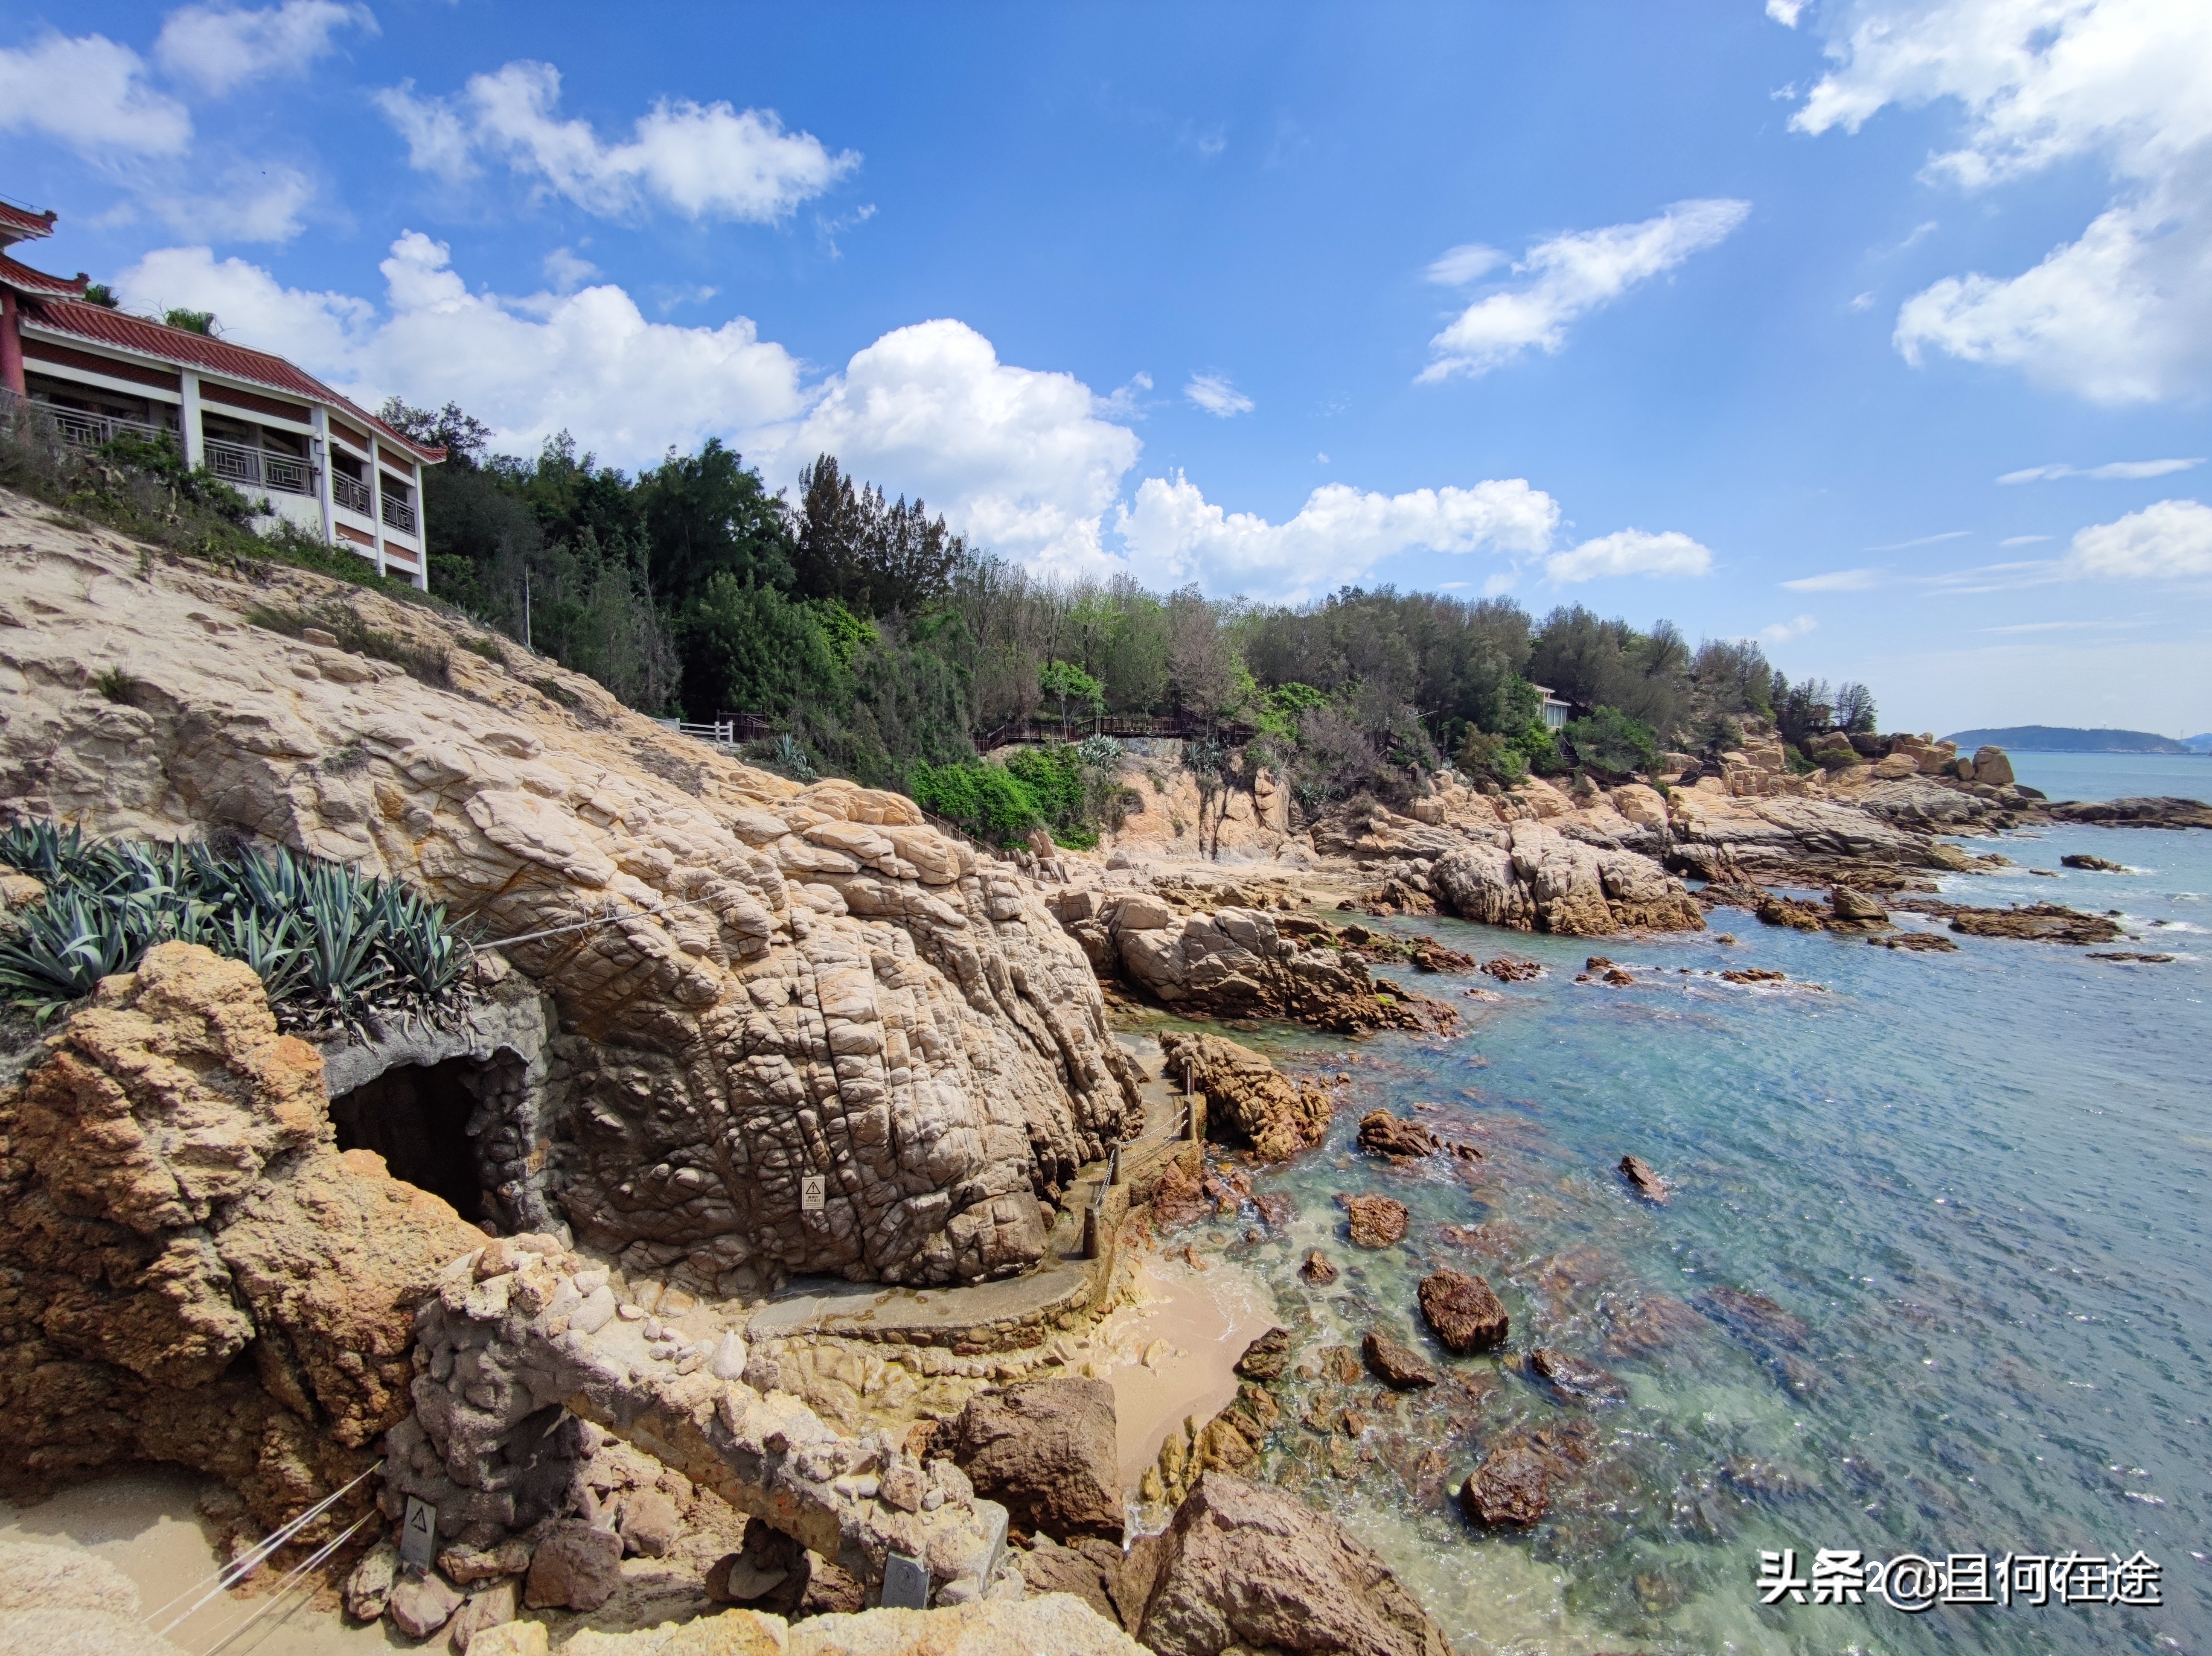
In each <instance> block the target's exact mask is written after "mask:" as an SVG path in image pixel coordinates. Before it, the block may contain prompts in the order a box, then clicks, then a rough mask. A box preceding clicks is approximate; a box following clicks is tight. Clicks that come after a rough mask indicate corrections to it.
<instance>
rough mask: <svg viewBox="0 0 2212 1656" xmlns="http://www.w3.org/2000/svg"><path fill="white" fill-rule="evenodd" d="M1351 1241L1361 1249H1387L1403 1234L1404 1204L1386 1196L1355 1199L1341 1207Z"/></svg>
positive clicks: (1404, 1230) (1405, 1215)
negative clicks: (1348, 1226)
mask: <svg viewBox="0 0 2212 1656" xmlns="http://www.w3.org/2000/svg"><path fill="white" fill-rule="evenodd" d="M1344 1211H1345V1217H1346V1220H1347V1221H1349V1223H1350V1226H1351V1230H1352V1241H1353V1243H1354V1244H1356V1245H1358V1246H1359V1247H1363V1248H1387V1247H1389V1245H1391V1244H1392V1243H1393V1242H1396V1241H1398V1240H1400V1239H1402V1238H1403V1237H1404V1236H1405V1234H1406V1225H1407V1213H1406V1204H1405V1203H1404V1202H1394V1201H1392V1200H1391V1199H1390V1198H1389V1196H1353V1197H1352V1199H1351V1200H1350V1201H1349V1202H1346V1203H1345V1204H1344Z"/></svg>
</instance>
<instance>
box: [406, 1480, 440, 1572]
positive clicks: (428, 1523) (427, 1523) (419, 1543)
mask: <svg viewBox="0 0 2212 1656" xmlns="http://www.w3.org/2000/svg"><path fill="white" fill-rule="evenodd" d="M399 1556H400V1557H401V1559H403V1560H404V1562H407V1563H410V1564H417V1565H420V1566H421V1567H422V1568H424V1569H426V1570H427V1569H428V1568H430V1566H431V1564H432V1563H433V1562H435V1561H436V1559H437V1556H438V1509H437V1508H436V1507H433V1506H432V1505H431V1504H430V1503H429V1502H428V1501H424V1500H422V1499H421V1498H420V1497H419V1496H416V1495H410V1496H408V1497H407V1519H406V1522H404V1523H403V1524H402V1525H400V1526H399Z"/></svg>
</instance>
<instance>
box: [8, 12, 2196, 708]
mask: <svg viewBox="0 0 2212 1656" xmlns="http://www.w3.org/2000/svg"><path fill="white" fill-rule="evenodd" d="M0 131H4V132H5V133H6V143H7V151H6V153H7V155H8V156H9V162H10V164H9V167H8V168H7V171H6V176H5V178H4V180H0V192H4V193H6V194H7V195H8V196H9V197H10V198H13V199H15V200H18V201H21V202H24V203H26V204H32V205H35V206H39V207H47V206H51V207H54V208H56V209H58V210H60V212H61V213H62V215H63V224H62V228H61V230H60V233H59V234H58V235H57V236H56V237H55V238H54V240H52V241H51V242H49V243H46V244H42V245H40V246H38V247H36V248H35V249H34V250H29V251H30V256H31V257H32V259H33V262H36V263H40V264H41V265H45V266H46V267H48V268H52V269H58V270H61V271H75V270H77V269H83V270H87V271H90V272H92V273H93V274H94V276H95V277H100V278H103V279H106V280H108V281H111V282H112V283H115V284H116V285H117V286H118V289H120V290H121V291H122V293H123V294H124V295H125V300H126V302H128V303H129V304H131V306H132V307H137V308H153V307H159V306H162V305H166V304H191V305H196V306H204V307H210V308H213V309H214V310H216V312H217V314H219V316H220V317H221V319H222V326H223V328H224V330H225V331H226V332H228V334H229V335H230V336H231V337H233V338H237V339H240V341H242V342H245V343H248V344H258V345H262V346H264V347H266V348H269V349H273V350H281V351H283V352H284V353H285V354H287V355H289V356H293V357H294V358H295V360H298V361H300V362H302V363H303V364H304V365H306V366H308V367H310V368H313V369H315V370H316V371H318V372H319V373H322V374H325V375H326V376H328V377H330V378H331V379H332V380H333V381H335V382H337V383H340V384H342V385H344V386H346V387H349V388H353V389H355V390H356V391H357V392H358V393H360V394H362V395H366V396H378V397H380V396H381V395H383V394H384V393H388V392H397V393H399V394H402V395H404V396H405V397H407V398H408V399H410V401H415V402H442V401H444V400H446V399H448V398H451V399H456V400H458V401H459V402H460V403H461V404H462V405H463V406H464V407H465V408H468V409H469V410H471V411H472V412H475V413H477V414H478V415H480V416H481V417H484V418H486V419H488V420H489V421H490V422H491V423H493V424H494V425H495V427H496V428H497V429H499V430H500V431H501V434H502V438H503V441H504V442H505V443H506V445H507V446H508V447H514V448H517V449H528V448H531V447H534V446H535V445H536V443H537V442H538V441H540V440H541V439H542V438H543V437H544V435H546V434H547V433H549V432H550V431H553V430H556V429H562V428H563V427H566V428H567V429H570V430H572V431H573V432H574V434H575V435H576V437H577V438H578V440H579V441H580V442H581V443H583V444H584V445H586V447H592V448H593V449H595V450H596V451H597V452H598V453H599V454H601V455H602V456H603V457H605V458H607V459H610V460H614V461H616V462H617V463H620V464H622V465H624V466H636V465H638V464H640V463H644V462H650V461H651V460H653V459H654V458H655V457H657V456H658V454H659V453H661V452H662V451H663V450H665V448H666V447H668V446H669V445H671V444H675V445H677V446H678V447H687V448H688V447H693V446H696V443H697V442H698V441H701V440H702V438H704V437H705V436H706V435H710V434H714V435H721V436H723V437H724V438H725V439H726V441H731V442H732V443H734V444H735V445H737V446H738V447H740V448H741V449H742V450H743V451H744V453H745V454H747V456H748V457H749V458H751V459H753V460H757V462H758V463H759V464H760V465H761V466H763V470H764V471H765V472H766V473H767V474H768V475H769V478H771V480H772V481H775V482H778V483H782V482H785V481H787V480H788V478H790V476H791V475H792V474H793V472H795V471H796V470H797V468H798V466H799V465H800V464H802V463H803V462H804V461H805V460H807V459H809V458H811V456H812V454H814V453H816V452H817V451H818V450H821V449H824V448H827V449H830V450H833V451H835V452H836V453H837V454H840V455H841V456H842V458H844V459H845V460H847V461H848V464H850V465H851V466H854V468H855V469H857V470H859V471H860V472H861V473H862V474H863V475H865V476H867V477H870V478H874V479H876V480H878V481H880V482H881V483H883V484H884V485H885V486H886V487H887V488H888V489H890V490H892V491H893V492H899V491H905V492H908V493H914V492H919V493H921V494H922V495H923V496H926V497H927V499H928V500H929V501H930V502H932V503H933V505H934V506H937V507H940V508H944V509H945V510H946V511H947V512H948V513H949V514H951V516H952V517H953V519H954V520H955V521H956V523H957V525H958V526H959V527H962V528H963V529H964V530H965V531H966V532H967V533H969V535H970V537H971V539H974V540H975V541H976V542H977V543H978V544H980V545H988V546H991V547H993V548H994V549H996V550H998V551H1001V552H1002V553H1004V554H1006V555H1007V556H1010V557H1018V558H1021V559H1023V560H1024V561H1028V562H1032V563H1036V564H1038V565H1040V566H1041V567H1043V568H1046V569H1054V570H1060V571H1064V572H1068V573H1076V572H1103V571H1106V570H1110V569H1121V568H1127V569H1133V570H1134V571H1135V572H1136V573H1137V574H1138V575H1140V576H1141V577H1143V578H1144V579H1146V581H1148V582H1151V583H1152V584H1155V585H1168V584H1180V583H1182V582H1184V581H1198V582H1199V583H1200V585H1202V586H1203V587H1204V588H1206V590H1208V591H1209V592H1212V593H1215V594H1231V593H1236V592H1243V593H1246V594H1251V595H1253V596H1255V597H1269V598H1275V597H1300V596H1310V595H1313V594H1319V593H1322V592H1325V591H1327V590H1329V589H1330V588H1334V586H1336V585H1337V584H1339V583H1340V582H1343V581H1366V582H1370V583H1371V582H1374V581H1397V582H1399V583H1401V585H1412V586H1443V587H1448V588H1450V589H1452V590H1455V591H1462V592H1465V593H1468V594H1478V593H1481V592H1485V591H1491V592H1498V591H1504V592H1510V594H1512V595H1513V596H1515V597H1516V599H1518V600H1520V601H1521V602H1522V603H1524V604H1526V605H1528V606H1530V607H1531V608H1532V609H1534V610H1536V611H1538V612H1541V611H1543V610H1544V609H1547V608H1548V607H1549V606H1551V605H1553V604H1554V603H1558V602H1583V603H1588V604H1589V605H1591V606H1594V607H1596V608H1598V609H1600V610H1602V611H1605V612H1618V613H1625V614H1626V615H1628V616H1629V617H1631V618H1633V619H1635V620H1638V622H1648V621H1650V620H1651V619H1653V618H1658V617H1662V616H1663V617H1667V618H1672V619H1673V620H1674V621H1675V622H1676V623H1677V624H1680V626H1681V627H1682V628H1683V629H1684V630H1685V631H1686V632H1687V633H1689V634H1690V635H1691V636H1692V638H1695V637H1698V636H1743V635H1758V636H1762V637H1763V639H1764V640H1765V642H1766V646H1767V648H1768V650H1769V652H1770V654H1771V655H1772V656H1773V657H1774V659H1775V660H1776V661H1778V663H1780V664H1781V665H1783V666H1784V667H1786V668H1788V669H1789V670H1790V671H1791V672H1793V673H1820V674H1823V675H1826V676H1828V677H1832V678H1858V679H1866V680H1867V681H1869V683H1871V684H1872V685H1874V686H1875V690H1876V691H1877V694H1878V695H1879V696H1880V697H1881V700H1882V703H1883V711H1884V715H1885V722H1886V723H1889V724H1893V725H1902V726H1909V727H1911V728H1935V729H1938V730H1948V729H1952V728H1960V727H1963V726H1966V725H1972V724H1983V723H2000V722H2002V723H2010V722H2025V721H2046V722H2053V723H2111V724H2118V725H2127V726H2134V727H2146V728H2159V729H2163V730H2166V731H2168V732H2170V733H2194V732H2197V731H2200V730H2204V729H2206V728H2212V648H2208V643H2212V638H2208V616H2209V615H2212V610H2209V609H2208V605H2207V601H2206V600H2207V599H2208V597H2212V509H2208V508H2206V507H2205V506H2204V505H2203V504H2201V503H2199V502H2200V500H2201V499H2202V498H2203V497H2206V496H2208V494H2212V469H2208V468H2207V467H2206V466H2203V463H2202V458H2201V457H2204V456H2212V421H2208V417H2207V408H2206V401H2205V398H2206V393H2207V391H2208V389H2212V279H2208V278H2212V8H2205V7H2203V6H2202V5H2201V4H2193V5H2192V4H2183V3H2175V0H1934V3H1917V4H1906V3H1888V0H1850V3H1827V4H1823V3H1820V0H1813V3H1808V4H1806V5H1803V6H1802V7H1799V6H1794V5H1792V4H1790V3H1788V0H1771V3H1769V4H1767V5H1765V7H1764V8H1762V7H1761V5H1759V3H1757V0H1740V3H1731V4H1720V3H1710V4H1696V5H1690V6H1670V7H1641V6H1630V5H1618V4H1616V5H1605V6H1597V5H1572V4H1562V5H1557V6H1544V7H1529V6H1523V5H1498V6H1468V5H1459V6H1450V7H1435V8H1425V7H1418V6H1395V7H1394V6H1364V7H1338V8H1321V7H1305V8H1284V7H1279V6H1265V7H1263V6H1257V5H1254V6H1215V7H1206V6H1189V5H1178V6H1174V7H1158V8H1146V7H1140V6H1139V7H1132V6H1118V7H1112V8H1108V7H1103V6H1099V7H1087V8H1076V7H1066V8H1058V9H1051V8H1037V7H1027V6H1023V7H1016V6H1006V7H988V6H982V5H969V6H964V7H961V8H921V7H894V6H890V5H872V6H844V7H839V6H821V5H817V6H810V7H803V8H802V7H788V8H783V9H770V8H760V7H750V8H742V9H740V8H686V9H676V8H654V7H649V6H640V5H632V6H627V7H622V8H606V7H591V8H584V7H571V6H562V5H558V4H549V5H544V6H540V7H538V8H535V9H531V10H529V11H528V12H526V13H525V12H523V11H520V10H519V9H497V8H492V7H488V6H484V5H482V4H479V3H474V0H462V3H459V4H453V5H446V4H435V3H423V0H398V3H378V4H374V5H373V6H371V5H362V4H343V3H338V0H286V3H283V4H281V5H277V6H271V7H267V8H261V9H253V8H235V9H233V8H222V7H213V6H188V7H184V8H162V7H140V6H131V5H117V6H111V7H107V8H103V9H101V10H100V12H99V14H98V16H97V27H96V32H94V31H93V30H91V29H88V26H87V24H86V22H85V21H83V14H82V13H81V12H80V11H78V10H77V9H67V10H64V9H51V10H48V11H46V12H44V13H41V12H40V11H37V10H34V9H30V8H27V7H23V6H19V5H11V6H9V8H8V9H7V12H6V14H5V16H4V18H0ZM2025 472H2036V473H2037V475H2034V476H2032V477H2022V476H2020V475H2019V474H2021V473H2025ZM2001 478H2014V479H2015V480H2013V481H2009V482H2005V481H2000V479H2001Z"/></svg>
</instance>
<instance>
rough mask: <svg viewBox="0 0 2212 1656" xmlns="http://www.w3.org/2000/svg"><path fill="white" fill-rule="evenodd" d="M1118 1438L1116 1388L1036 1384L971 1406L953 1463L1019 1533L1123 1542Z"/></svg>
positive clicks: (986, 1395) (980, 1398) (1074, 1382)
mask: <svg viewBox="0 0 2212 1656" xmlns="http://www.w3.org/2000/svg"><path fill="white" fill-rule="evenodd" d="M956 1441H957V1446H956V1447H955V1449H954V1451H953V1459H954V1461H955V1462H957V1464H958V1465H959V1467H960V1470H962V1471H963V1472H965V1473H967V1474H968V1478H969V1482H971V1483H973V1484H974V1485H975V1493H976V1494H977V1495H981V1496H983V1497H985V1498H986V1499H987V1500H991V1501H1000V1502H1003V1503H1004V1504H1005V1506H1006V1514H1007V1517H1008V1519H1009V1520H1010V1521H1011V1522H1012V1524H1013V1525H1015V1526H1016V1527H1017V1528H1018V1529H1023V1530H1041V1531H1043V1532H1044V1533H1045V1534H1047V1535H1050V1536H1054V1537H1058V1538H1059V1539H1060V1540H1062V1541H1066V1540H1067V1539H1069V1538H1070V1537H1074V1536H1080V1535H1095V1536H1103V1537H1105V1538H1106V1539H1108V1540H1109V1541H1115V1542H1118V1541H1120V1540H1121V1517H1122V1512H1121V1473H1120V1470H1119V1468H1118V1464H1117V1462H1116V1459H1115V1415H1114V1388H1113V1387H1112V1386H1111V1385H1109V1384H1107V1382H1105V1381H1104V1380H1088V1379H1080V1380H1079V1379H1064V1380H1031V1381H1029V1382H1028V1383H1026V1384H1024V1385H1013V1386H1009V1387H1007V1388H1006V1390H1005V1391H985V1392H981V1393H979V1394H978V1395H977V1396H975V1397H972V1398H970V1399H969V1403H968V1406H967V1407H966V1408H965V1409H963V1410H962V1411H961V1414H960V1431H959V1436H958V1438H957V1440H956Z"/></svg>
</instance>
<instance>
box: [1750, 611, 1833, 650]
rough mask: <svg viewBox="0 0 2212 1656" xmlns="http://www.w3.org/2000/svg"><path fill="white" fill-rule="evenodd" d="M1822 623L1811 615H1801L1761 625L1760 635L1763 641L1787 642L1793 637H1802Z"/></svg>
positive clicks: (1772, 642) (1760, 639)
mask: <svg viewBox="0 0 2212 1656" xmlns="http://www.w3.org/2000/svg"><path fill="white" fill-rule="evenodd" d="M1819 625H1820V623H1819V622H1818V621H1815V620H1814V618H1812V617H1811V616H1809V615H1801V616H1798V617H1796V618H1795V619H1793V620H1789V621H1777V622H1776V623H1774V624H1773V625H1771V626H1767V627H1761V628H1760V629H1759V641H1760V642H1762V643H1768V644H1786V643H1788V642H1790V640H1791V639H1793V638H1802V637H1803V636H1805V635H1806V634H1807V633H1808V632H1810V631H1812V630H1813V629H1814V628H1815V627H1817V626H1819Z"/></svg>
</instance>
